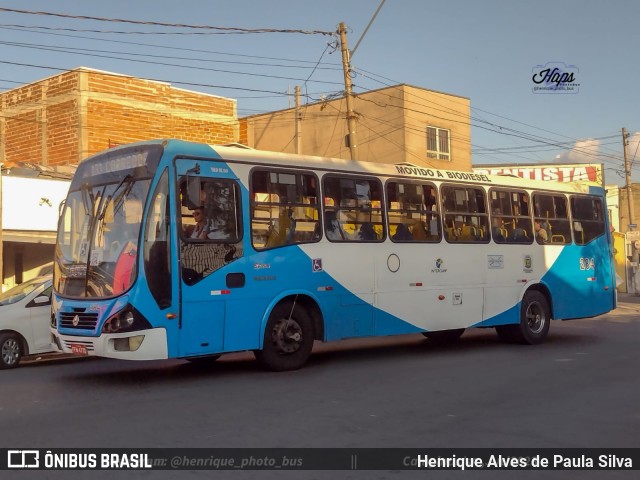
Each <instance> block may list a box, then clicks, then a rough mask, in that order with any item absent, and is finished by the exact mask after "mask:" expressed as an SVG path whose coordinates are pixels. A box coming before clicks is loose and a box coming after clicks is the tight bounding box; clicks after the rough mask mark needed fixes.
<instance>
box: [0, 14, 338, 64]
mask: <svg viewBox="0 0 640 480" xmlns="http://www.w3.org/2000/svg"><path fill="white" fill-rule="evenodd" d="M11 27H16V28H11ZM33 28H36V29H40V28H41V29H47V28H48V27H37V26H33V27H28V26H23V25H6V24H4V25H3V24H0V29H5V30H13V31H19V32H29V33H37V34H40V35H54V36H58V37H68V38H81V39H85V40H95V41H97V42H108V43H120V44H124V45H137V46H141V47H152V48H161V49H163V50H178V51H184V52H196V53H207V54H214V55H225V56H230V57H234V58H236V57H243V58H257V59H261V60H274V61H279V62H292V63H307V64H311V65H313V64H315V63H316V62H314V61H312V60H302V59H291V58H282V57H266V56H262V55H248V54H243V53H237V52H234V53H229V52H219V51H215V50H206V49H201V48H186V47H176V46H175V45H164V44H160V45H158V44H153V43H143V42H132V41H124V40H114V39H112V38H96V37H88V36H86V35H68V34H61V33H51V32H39V31H33V30H29V29H33ZM68 30H70V31H77V30H75V29H68ZM100 33H106V32H100ZM227 63H235V62H227ZM237 63H241V62H237ZM247 64H248V65H251V64H250V63H247ZM256 65H260V64H256ZM325 65H332V66H333V68H327V69H336V70H341V69H342V67H341V66H340V65H339V64H337V63H327V64H325ZM276 66H279V65H276ZM284 66H288V65H284Z"/></svg>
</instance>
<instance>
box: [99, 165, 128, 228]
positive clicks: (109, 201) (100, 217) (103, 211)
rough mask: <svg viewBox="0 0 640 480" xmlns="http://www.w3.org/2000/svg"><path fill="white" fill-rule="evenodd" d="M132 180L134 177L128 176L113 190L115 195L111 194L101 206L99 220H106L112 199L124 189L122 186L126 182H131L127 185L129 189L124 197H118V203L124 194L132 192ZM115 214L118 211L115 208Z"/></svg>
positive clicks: (124, 192)
mask: <svg viewBox="0 0 640 480" xmlns="http://www.w3.org/2000/svg"><path fill="white" fill-rule="evenodd" d="M131 180H133V177H132V176H131V174H127V175H126V176H125V177H124V178H123V179H122V181H121V182H120V183H119V184H118V186H117V187H116V188H115V189H114V190H113V193H111V194H109V196H108V197H107V198H106V200H105V201H104V202H102V203H101V205H100V214H99V215H98V220H103V219H104V216H105V215H106V214H107V207H108V205H109V204H110V203H111V199H112V198H113V196H114V195H115V194H116V193H117V192H118V190H120V188H122V185H124V183H125V182H129V183H128V184H127V188H126V189H125V190H124V191H123V192H122V195H119V196H118V201H121V200H122V199H123V198H124V194H126V193H129V190H131V186H132V185H133V182H132V181H131ZM115 212H116V209H115V208H114V212H113V213H114V214H115Z"/></svg>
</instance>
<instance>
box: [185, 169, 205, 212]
mask: <svg viewBox="0 0 640 480" xmlns="http://www.w3.org/2000/svg"><path fill="white" fill-rule="evenodd" d="M186 200H187V202H186V203H187V205H186V206H187V208H188V209H189V210H193V209H194V208H198V207H201V206H202V205H201V204H202V202H201V201H200V177H193V176H191V175H187V199H186Z"/></svg>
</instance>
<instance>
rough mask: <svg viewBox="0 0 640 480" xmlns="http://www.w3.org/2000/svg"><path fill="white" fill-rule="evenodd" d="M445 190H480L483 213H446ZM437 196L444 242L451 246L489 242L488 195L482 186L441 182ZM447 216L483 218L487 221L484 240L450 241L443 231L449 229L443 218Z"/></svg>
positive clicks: (455, 211)
mask: <svg viewBox="0 0 640 480" xmlns="http://www.w3.org/2000/svg"><path fill="white" fill-rule="evenodd" d="M446 188H457V189H464V190H468V189H477V190H480V191H481V192H482V195H483V201H484V213H481V212H470V211H457V210H454V211H448V210H447V209H446V208H445V195H444V193H443V191H444V190H445V189H446ZM439 194H440V209H441V217H442V236H443V237H444V239H445V241H446V242H447V243H449V244H452V245H456V244H464V245H476V244H487V243H489V242H491V232H490V231H489V229H490V228H491V223H490V215H489V210H488V206H489V204H488V201H489V195H488V191H487V189H486V188H485V187H484V186H483V185H481V184H477V183H470V182H468V183H453V182H443V183H441V184H440V188H439ZM447 214H449V215H454V216H468V217H472V216H478V217H485V218H486V220H487V222H486V228H487V234H486V235H484V237H485V239H483V240H451V239H450V238H449V236H448V235H446V234H445V231H446V230H447V228H449V227H447V224H446V221H445V217H446V215H447ZM452 228H453V227H452ZM456 228H457V227H456Z"/></svg>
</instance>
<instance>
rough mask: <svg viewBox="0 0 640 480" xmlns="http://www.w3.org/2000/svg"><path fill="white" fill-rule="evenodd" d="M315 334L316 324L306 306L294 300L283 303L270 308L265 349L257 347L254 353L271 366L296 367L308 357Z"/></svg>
mask: <svg viewBox="0 0 640 480" xmlns="http://www.w3.org/2000/svg"><path fill="white" fill-rule="evenodd" d="M313 338H314V335H313V324H312V323H311V319H310V318H309V315H308V314H307V312H306V311H305V310H304V308H302V307H301V306H300V305H296V304H295V303H292V302H285V303H281V304H279V305H277V306H276V307H275V308H274V309H273V311H272V312H271V316H270V317H269V321H268V322H267V326H266V328H265V331H264V344H263V347H262V350H255V351H254V355H255V357H256V360H258V362H259V363H260V364H261V365H262V366H263V367H264V368H266V369H268V370H272V371H274V372H281V371H285V370H297V369H298V368H301V367H302V366H303V365H304V364H305V363H306V361H307V359H308V358H309V355H310V354H311V349H312V347H313Z"/></svg>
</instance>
